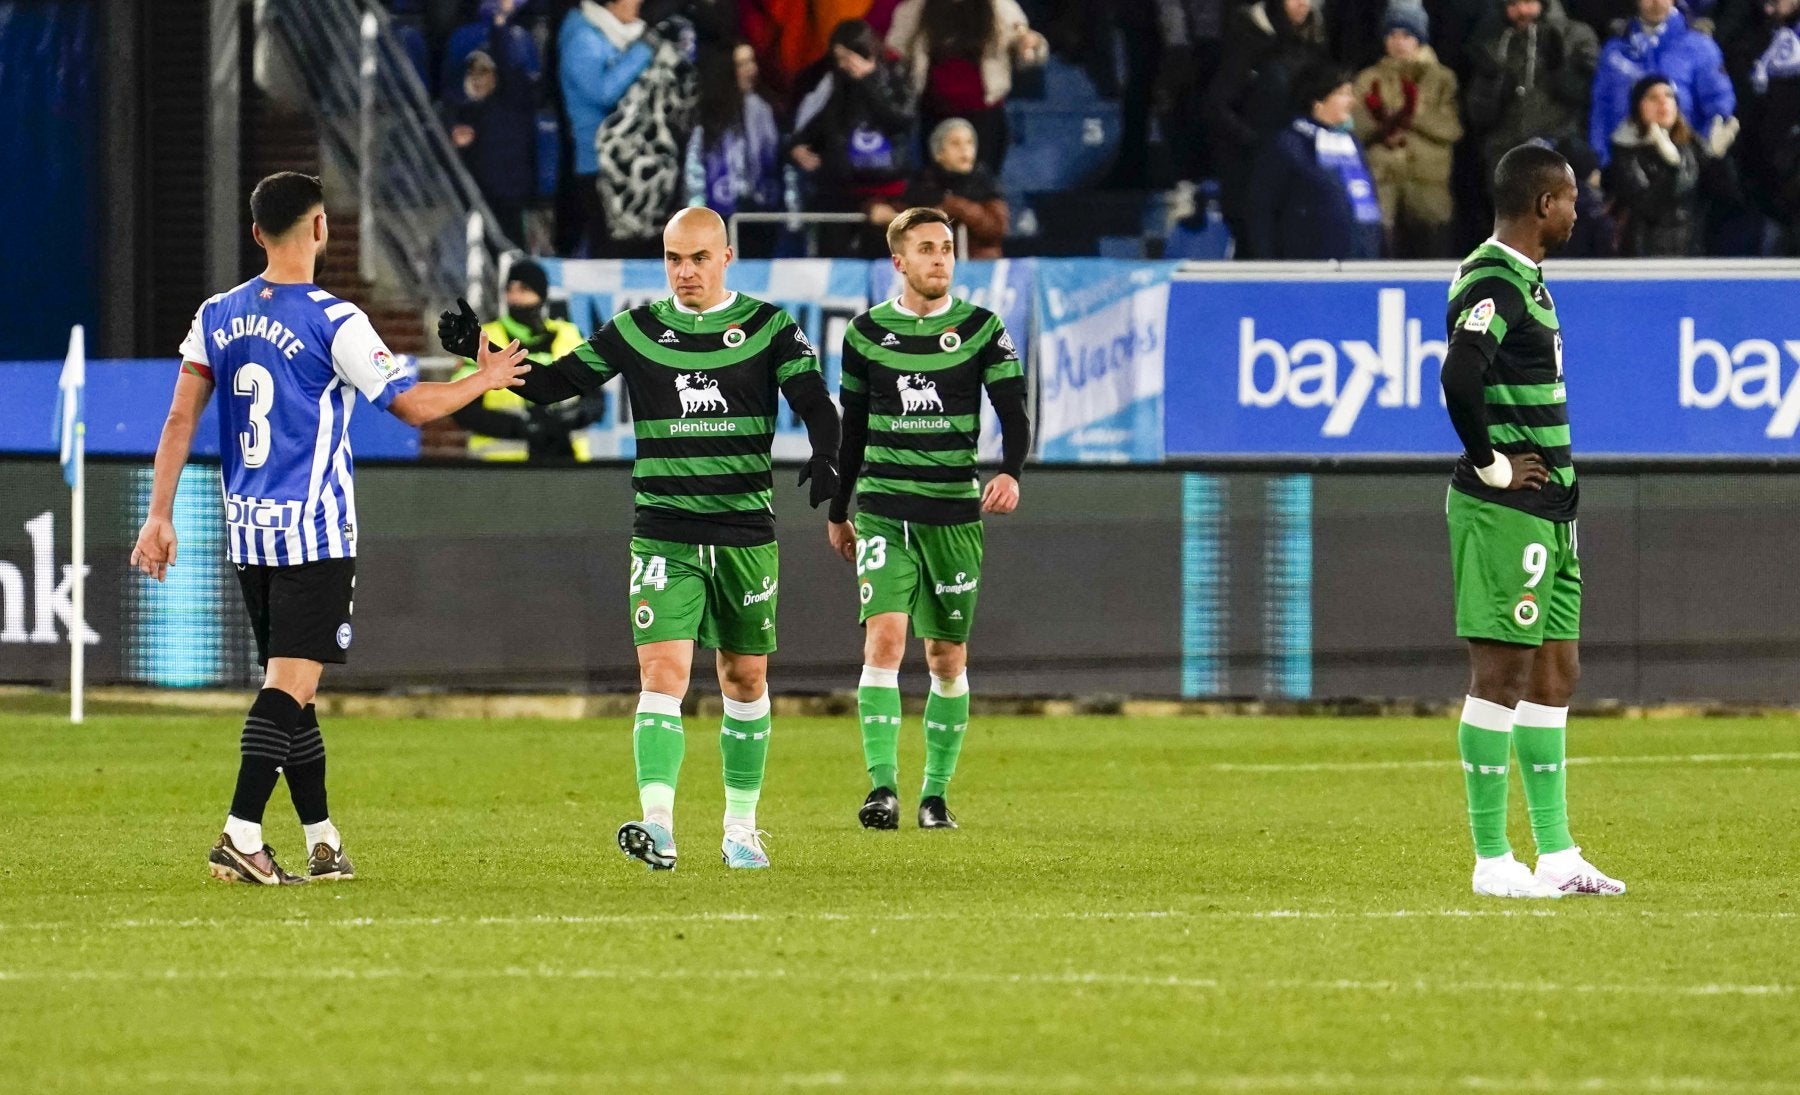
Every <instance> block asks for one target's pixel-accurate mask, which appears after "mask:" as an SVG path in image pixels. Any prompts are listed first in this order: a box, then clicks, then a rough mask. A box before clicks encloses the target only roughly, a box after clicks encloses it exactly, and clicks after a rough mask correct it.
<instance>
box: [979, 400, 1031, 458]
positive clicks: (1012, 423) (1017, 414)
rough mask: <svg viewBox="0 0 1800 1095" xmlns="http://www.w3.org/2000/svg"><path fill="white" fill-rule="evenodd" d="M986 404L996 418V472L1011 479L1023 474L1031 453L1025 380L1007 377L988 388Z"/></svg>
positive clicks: (1029, 419)
mask: <svg viewBox="0 0 1800 1095" xmlns="http://www.w3.org/2000/svg"><path fill="white" fill-rule="evenodd" d="M988 402H990V403H992V404H993V405H994V415H995V416H996V417H997V418H999V419H1000V470H1001V471H1002V472H1003V473H1005V474H1007V475H1010V476H1012V477H1013V478H1014V479H1017V478H1019V477H1020V476H1022V475H1023V474H1025V457H1026V455H1027V454H1029V453H1030V452H1031V415H1030V414H1029V413H1028V412H1027V411H1026V410H1025V378H1024V377H1018V376H1014V377H1008V378H1007V379H1005V380H1001V381H997V382H995V383H993V384H990V385H988Z"/></svg>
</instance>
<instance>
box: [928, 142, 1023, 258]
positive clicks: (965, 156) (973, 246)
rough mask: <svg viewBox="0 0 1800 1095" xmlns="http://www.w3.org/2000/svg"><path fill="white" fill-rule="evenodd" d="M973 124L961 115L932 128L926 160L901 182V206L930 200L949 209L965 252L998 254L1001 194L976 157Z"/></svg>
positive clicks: (1003, 213) (1003, 209)
mask: <svg viewBox="0 0 1800 1095" xmlns="http://www.w3.org/2000/svg"><path fill="white" fill-rule="evenodd" d="M975 141H976V137H975V127H974V126H972V125H970V124H969V123H968V122H966V121H964V120H963V119H961V118H951V119H950V120H949V121H946V122H939V123H938V127H937V128H936V129H934V130H932V131H931V141H930V144H931V163H929V164H927V165H926V166H925V168H924V169H923V170H922V171H920V172H919V173H918V174H917V175H915V176H913V180H912V184H911V185H910V186H908V187H907V188H906V194H905V197H904V200H903V202H902V206H901V207H902V208H903V209H911V208H913V207H914V206H919V205H929V206H935V207H937V208H939V209H942V210H943V211H944V212H946V213H948V214H950V217H951V219H952V220H954V221H956V222H957V223H958V224H960V225H962V226H963V228H964V229H966V230H967V231H968V233H969V253H968V255H967V257H968V258H972V259H997V258H999V257H1000V241H1001V240H1002V239H1004V238H1005V237H1006V226H1007V221H1008V216H1009V214H1008V210H1007V206H1006V198H1005V196H1004V195H1002V194H1001V193H1000V188H999V186H997V185H995V183H994V177H993V176H992V175H991V174H989V173H988V170H987V169H986V168H985V167H982V166H981V164H980V163H979V162H978V160H977V153H978V151H979V149H978V148H977V147H976V144H975Z"/></svg>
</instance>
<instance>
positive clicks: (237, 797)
mask: <svg viewBox="0 0 1800 1095" xmlns="http://www.w3.org/2000/svg"><path fill="white" fill-rule="evenodd" d="M299 722H300V705H299V704H298V703H296V702H295V701H294V697H292V696H290V695H288V694H287V693H286V692H283V691H282V690H281V689H279V688H265V689H263V690H262V691H261V692H258V693H257V694H256V702H255V703H253V704H251V705H250V714H249V716H248V717H247V718H245V719H244V735H243V738H242V740H241V742H240V751H241V752H242V754H243V760H242V762H241V763H240V764H239V766H238V778H237V790H236V791H235V792H234V793H233V794H232V796H231V816H232V817H235V818H237V819H238V820H239V821H248V822H251V823H253V824H257V825H260V824H262V817H263V808H264V807H265V806H267V805H268V804H269V796H270V795H271V794H273V793H274V792H275V783H276V781H277V780H279V779H280V778H281V766H282V764H284V763H286V761H287V756H288V748H289V746H290V745H291V743H292V741H293V738H294V727H295V726H296V725H298V724H299ZM241 850H243V851H255V850H256V849H241Z"/></svg>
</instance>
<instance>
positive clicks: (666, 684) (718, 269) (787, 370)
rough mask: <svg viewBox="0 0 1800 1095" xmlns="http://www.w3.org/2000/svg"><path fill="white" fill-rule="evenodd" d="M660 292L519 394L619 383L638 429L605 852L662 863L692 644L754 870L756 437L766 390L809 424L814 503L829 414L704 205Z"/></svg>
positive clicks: (770, 546)
mask: <svg viewBox="0 0 1800 1095" xmlns="http://www.w3.org/2000/svg"><path fill="white" fill-rule="evenodd" d="M663 252H664V253H663V264H664V267H665V269H666V272H667V274H668V277H669V288H670V289H671V290H672V292H673V296H671V297H667V298H664V299H662V300H659V301H656V302H654V303H652V304H648V305H645V306H643V307H640V308H633V309H631V310H630V311H627V312H623V313H621V314H619V315H617V316H615V317H613V320H612V322H610V323H608V324H607V325H606V326H604V327H602V328H601V329H600V330H598V331H595V332H594V333H593V335H592V336H590V337H589V338H588V340H587V341H586V342H584V343H582V344H581V345H580V346H578V347H576V349H575V351H574V352H573V353H569V354H565V355H563V356H562V357H559V358H557V359H556V360H555V361H554V362H551V363H550V364H549V365H539V366H536V367H534V368H533V369H532V370H531V372H530V373H529V374H528V375H527V377H526V383H525V384H524V386H523V387H521V388H520V389H519V394H520V395H522V396H524V397H525V398H526V399H527V400H530V401H531V402H533V403H558V402H561V401H562V400H565V399H569V398H572V397H574V396H578V395H579V396H594V395H597V394H598V393H599V391H600V388H601V386H602V385H604V384H605V383H606V382H607V381H609V380H611V379H612V378H613V377H615V376H620V375H622V376H623V377H624V380H625V389H626V392H627V394H628V395H629V396H630V398H631V414H632V419H633V420H634V422H635V428H636V432H637V463H636V466H635V467H634V468H633V469H632V480H631V481H632V486H633V488H634V489H635V490H636V492H637V499H636V502H637V519H636V522H635V527H634V530H633V531H634V533H635V535H634V536H633V537H632V540H631V582H630V597H631V600H630V607H629V617H630V620H631V633H632V636H633V638H634V639H635V640H636V643H637V656H638V674H639V678H640V680H641V682H642V685H643V691H642V692H641V693H640V694H639V696H638V708H637V713H636V717H635V719H634V723H633V734H632V751H633V755H634V757H635V760H636V762H637V783H638V801H639V804H640V805H641V807H642V808H643V818H642V820H640V821H628V822H626V823H625V824H624V825H622V826H620V827H619V831H618V841H619V847H620V849H621V850H623V851H624V852H625V854H626V855H628V856H631V857H632V858H634V859H639V860H642V861H643V862H644V863H645V864H647V865H648V866H649V867H650V868H652V869H660V870H668V869H672V868H674V866H675V862H676V853H675V835H674V825H675V821H674V809H675V783H676V777H677V775H678V774H679V773H680V771H681V760H682V756H683V753H684V751H685V748H686V746H685V741H686V737H685V729H684V727H683V726H682V722H681V700H682V697H683V696H685V695H686V694H687V688H688V679H689V676H690V675H691V673H692V670H693V663H694V647H695V644H696V643H698V644H699V645H701V646H709V647H712V648H714V649H715V650H717V651H718V674H719V690H720V691H721V692H722V693H724V699H725V720H724V725H723V726H722V727H721V728H720V732H719V751H720V754H721V758H722V760H723V762H724V764H723V767H724V774H725V837H724V841H723V843H722V844H721V846H720V854H721V856H722V857H723V858H724V860H725V863H726V865H727V866H730V867H734V868H760V867H767V866H768V865H769V858H768V854H767V852H766V851H765V850H764V848H763V846H762V840H761V834H760V832H759V830H758V829H757V828H756V806H757V802H758V800H759V798H760V796H761V793H762V782H763V770H764V766H765V764H766V762H767V759H768V753H769V734H770V721H769V694H768V683H767V678H768V669H769V654H770V653H772V652H773V651H774V649H775V599H776V595H777V592H778V590H779V588H780V572H779V569H778V559H777V549H776V546H775V515H774V513H773V512H772V511H771V510H770V508H769V504H770V499H771V497H772V495H773V480H772V474H773V473H772V469H771V464H770V446H771V444H772V443H773V441H774V432H775V416H776V414H777V413H778V412H779V411H780V403H779V402H778V396H777V392H779V393H781V395H785V396H786V397H787V401H788V404H789V405H790V406H792V407H793V408H794V411H795V413H797V414H798V415H799V416H800V417H801V419H802V420H803V421H804V422H805V423H806V432H807V436H808V438H809V440H810V441H811V443H812V451H813V456H812V459H811V460H810V461H809V462H808V463H807V465H806V468H805V469H804V470H803V471H802V472H801V473H800V482H801V483H805V482H807V480H809V479H810V480H811V481H812V494H811V498H812V504H813V505H814V506H817V505H819V504H821V503H822V502H824V501H825V500H826V499H827V498H829V497H830V496H831V495H832V494H833V493H835V492H836V490H837V465H836V460H837V441H838V417H837V408H835V407H834V406H832V403H831V394H830V393H829V392H828V391H826V388H825V381H824V378H823V377H822V376H821V374H820V371H819V359H818V355H817V354H815V353H814V352H813V348H812V344H811V343H809V342H808V341H807V340H806V336H805V334H803V333H802V332H801V330H800V328H799V327H797V326H796V325H795V324H794V320H793V318H792V317H791V316H789V315H788V314H787V313H786V312H784V311H782V310H781V309H780V308H777V307H775V306H774V305H773V304H768V303H766V302H764V301H760V300H755V299H752V298H751V297H748V296H745V295H743V294H740V293H733V292H729V291H728V290H727V289H726V288H725V271H726V267H727V266H728V265H729V264H730V262H731V258H732V253H731V248H730V247H728V246H726V239H725V222H724V221H722V220H720V219H719V215H718V214H717V213H714V212H713V211H712V210H710V209H705V208H698V207H697V208H693V209H684V210H682V211H681V212H679V213H677V214H676V215H675V216H674V217H673V218H672V219H670V221H669V223H668V226H667V227H666V228H665V229H664V230H663ZM438 335H439V337H440V338H441V339H442V340H443V343H444V347H445V349H447V350H449V351H451V352H452V353H457V354H462V355H463V356H467V355H468V353H469V351H470V350H472V349H473V348H474V345H475V343H476V342H477V341H481V340H480V339H479V330H478V328H477V326H476V320H475V315H474V313H473V312H472V311H470V310H469V309H468V306H467V305H466V304H465V305H463V312H462V313H461V314H459V313H455V312H446V313H444V315H443V317H442V319H441V321H440V322H439V324H438Z"/></svg>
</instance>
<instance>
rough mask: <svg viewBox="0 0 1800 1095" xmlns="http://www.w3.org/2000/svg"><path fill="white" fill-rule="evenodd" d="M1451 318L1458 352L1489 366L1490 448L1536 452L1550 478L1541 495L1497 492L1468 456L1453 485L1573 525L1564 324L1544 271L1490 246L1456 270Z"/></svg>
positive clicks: (1486, 382)
mask: <svg viewBox="0 0 1800 1095" xmlns="http://www.w3.org/2000/svg"><path fill="white" fill-rule="evenodd" d="M1445 319H1446V322H1447V324H1448V327H1449V332H1450V345H1451V346H1452V347H1455V346H1458V345H1468V346H1473V347H1475V348H1476V349H1478V350H1480V351H1481V354H1482V356H1483V357H1484V358H1486V360H1487V363H1488V365H1487V370H1486V372H1485V373H1483V374H1482V385H1483V388H1484V390H1485V395H1486V403H1487V421H1488V428H1487V429H1488V440H1489V442H1491V443H1492V444H1493V446H1494V449H1495V450H1496V451H1497V452H1503V453H1508V454H1512V453H1528V452H1535V453H1537V454H1538V455H1539V456H1540V457H1542V458H1543V461H1544V466H1545V467H1546V468H1548V469H1549V471H1550V481H1549V482H1548V483H1546V484H1545V485H1544V489H1542V490H1498V489H1496V488H1494V487H1490V486H1488V485H1487V484H1485V483H1483V482H1482V481H1481V477H1480V476H1479V475H1477V474H1476V473H1475V466H1474V464H1472V463H1471V462H1470V460H1469V456H1468V454H1467V453H1464V454H1463V456H1462V458H1461V459H1459V460H1458V461H1457V463H1456V472H1455V474H1454V475H1453V476H1452V478H1451V481H1450V482H1451V485H1452V486H1453V487H1455V488H1456V489H1457V490H1459V491H1461V492H1463V493H1464V494H1467V495H1470V496H1472V497H1475V498H1479V499H1481V500H1482V501H1485V502H1496V503H1498V504H1500V505H1503V506H1511V507H1513V508H1514V509H1519V510H1523V511H1525V512H1526V513H1530V514H1533V515H1534V516H1537V517H1542V518H1544V519H1545V520H1547V521H1557V522H1563V521H1573V520H1574V519H1575V507H1576V502H1577V499H1578V496H1579V491H1578V488H1577V486H1576V483H1575V463H1574V457H1573V450H1572V448H1571V447H1570V441H1569V406H1568V402H1567V398H1566V393H1565V391H1564V385H1563V343H1562V325H1561V324H1560V323H1559V322H1558V321H1557V318H1556V303H1555V301H1553V300H1551V298H1550V290H1548V289H1546V288H1545V287H1544V272H1543V270H1542V268H1541V267H1536V266H1533V265H1531V264H1530V263H1529V262H1528V261H1526V260H1525V259H1523V258H1521V257H1520V256H1518V255H1515V254H1514V253H1512V252H1511V251H1509V250H1507V249H1506V248H1504V247H1501V246H1500V245H1499V244H1497V243H1495V242H1494V241H1492V240H1489V241H1488V242H1486V243H1484V244H1482V245H1481V246H1480V247H1477V248H1476V249H1475V251H1474V253H1473V254H1471V255H1470V256H1469V257H1468V258H1467V259H1465V260H1464V261H1463V264H1462V267H1461V268H1460V269H1458V270H1457V272H1456V281H1455V282H1454V283H1452V284H1451V286H1450V307H1449V310H1448V312H1447V313H1446V316H1445Z"/></svg>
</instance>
